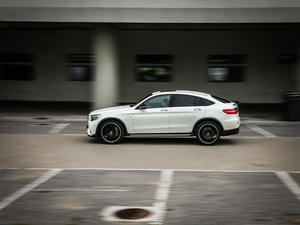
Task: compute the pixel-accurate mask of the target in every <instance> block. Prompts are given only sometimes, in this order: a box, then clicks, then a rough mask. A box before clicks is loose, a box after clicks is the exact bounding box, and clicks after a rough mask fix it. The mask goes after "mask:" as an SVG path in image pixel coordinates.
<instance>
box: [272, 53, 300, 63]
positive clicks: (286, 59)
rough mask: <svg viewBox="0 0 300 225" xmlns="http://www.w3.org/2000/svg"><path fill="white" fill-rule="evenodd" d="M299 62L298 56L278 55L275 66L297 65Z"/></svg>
mask: <svg viewBox="0 0 300 225" xmlns="http://www.w3.org/2000/svg"><path fill="white" fill-rule="evenodd" d="M298 60H299V56H298V55H295V54H292V55H278V56H277V58H276V63H277V64H297V63H298Z"/></svg>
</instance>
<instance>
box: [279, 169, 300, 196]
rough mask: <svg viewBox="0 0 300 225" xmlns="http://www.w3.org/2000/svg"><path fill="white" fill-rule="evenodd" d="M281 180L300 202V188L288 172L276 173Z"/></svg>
mask: <svg viewBox="0 0 300 225" xmlns="http://www.w3.org/2000/svg"><path fill="white" fill-rule="evenodd" d="M275 173H276V175H277V176H278V177H279V179H280V180H281V181H282V182H283V183H284V184H285V185H286V186H287V187H288V189H289V190H290V191H291V192H292V193H293V194H294V195H296V197H297V199H298V200H299V201H300V187H299V185H298V184H297V183H296V181H295V180H294V179H293V178H292V177H291V176H290V174H289V173H288V172H275Z"/></svg>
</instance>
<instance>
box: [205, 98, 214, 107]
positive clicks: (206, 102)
mask: <svg viewBox="0 0 300 225" xmlns="http://www.w3.org/2000/svg"><path fill="white" fill-rule="evenodd" d="M202 101H203V104H204V105H205V106H209V105H213V104H215V103H214V102H213V101H210V100H207V99H205V98H202Z"/></svg>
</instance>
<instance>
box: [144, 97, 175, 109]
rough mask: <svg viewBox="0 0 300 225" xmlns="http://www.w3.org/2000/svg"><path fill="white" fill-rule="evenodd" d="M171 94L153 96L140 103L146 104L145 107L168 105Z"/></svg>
mask: <svg viewBox="0 0 300 225" xmlns="http://www.w3.org/2000/svg"><path fill="white" fill-rule="evenodd" d="M170 98H171V95H161V96H156V97H153V98H151V99H149V100H147V101H145V102H144V103H143V104H142V105H145V106H147V109H151V108H162V107H168V106H169V102H170Z"/></svg>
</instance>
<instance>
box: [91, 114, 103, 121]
mask: <svg viewBox="0 0 300 225" xmlns="http://www.w3.org/2000/svg"><path fill="white" fill-rule="evenodd" d="M100 116H101V114H96V115H91V121H94V120H97V119H99V118H100Z"/></svg>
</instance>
